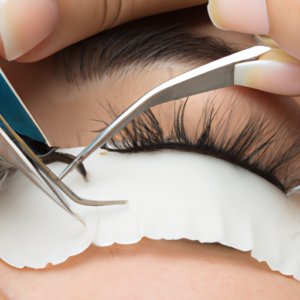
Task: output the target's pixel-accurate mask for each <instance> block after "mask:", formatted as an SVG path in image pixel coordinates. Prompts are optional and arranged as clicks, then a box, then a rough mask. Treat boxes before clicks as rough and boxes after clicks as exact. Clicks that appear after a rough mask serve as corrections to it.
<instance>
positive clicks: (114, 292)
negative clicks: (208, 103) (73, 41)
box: [0, 11, 300, 300]
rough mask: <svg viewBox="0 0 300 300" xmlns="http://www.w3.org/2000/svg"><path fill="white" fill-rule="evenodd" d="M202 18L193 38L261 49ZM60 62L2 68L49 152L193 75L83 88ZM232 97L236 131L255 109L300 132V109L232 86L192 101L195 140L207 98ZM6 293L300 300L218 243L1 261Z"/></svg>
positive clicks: (84, 139) (82, 139)
mask: <svg viewBox="0 0 300 300" xmlns="http://www.w3.org/2000/svg"><path fill="white" fill-rule="evenodd" d="M202 14H203V15H202V18H200V19H201V20H202V21H200V22H199V23H198V24H195V26H194V27H193V28H191V31H194V32H196V31H197V32H199V33H201V32H206V33H209V34H210V35H213V36H222V38H224V39H225V40H227V41H233V40H234V41H235V42H237V43H238V44H239V45H240V47H241V48H247V47H249V46H251V45H253V44H254V40H253V38H252V36H249V35H241V34H238V33H230V32H226V34H224V35H223V32H221V31H219V30H218V29H216V28H214V27H213V25H212V24H211V23H210V22H209V19H208V17H207V15H206V14H205V12H204V11H202ZM53 62H54V57H50V58H48V59H46V60H43V61H41V62H38V63H34V64H28V65H20V64H18V63H7V62H5V61H4V60H2V61H1V63H0V65H1V67H2V68H3V69H4V71H5V73H6V74H7V76H8V78H9V79H10V80H11V82H12V84H13V86H14V87H15V88H16V90H17V92H18V93H19V95H20V96H21V98H22V99H23V101H24V102H25V104H26V105H27V107H28V109H29V110H30V111H31V112H32V114H33V116H34V117H35V118H36V120H37V122H38V123H39V125H40V126H41V128H42V130H43V131H44V132H45V134H46V136H47V137H49V141H50V142H51V144H53V145H59V146H60V147H62V148H67V147H75V146H80V145H81V146H83V145H87V144H88V143H89V142H90V141H91V140H92V139H93V138H94V137H95V133H92V132H90V131H91V130H97V129H99V127H100V128H101V127H102V126H103V125H102V124H99V122H95V121H91V119H92V118H96V117H97V116H101V118H103V119H104V120H106V121H108V122H109V121H110V117H109V116H108V115H107V114H105V111H104V110H103V109H102V108H101V106H100V105H99V103H98V101H103V100H102V99H105V98H107V99H109V101H110V103H111V104H112V105H114V104H115V105H116V104H117V105H116V108H117V112H122V111H123V110H124V109H125V108H127V107H128V106H129V105H130V104H131V103H133V102H134V101H135V100H136V99H138V98H139V97H140V96H142V95H143V94H144V93H145V92H147V91H148V90H150V89H151V88H153V87H155V86H157V85H158V84H159V83H162V82H164V81H166V80H168V79H170V78H172V77H174V76H175V75H178V74H181V73H182V72H184V71H187V70H188V69H190V68H191V66H189V67H187V66H185V65H180V64H170V63H169V64H160V65H155V66H153V67H151V69H145V70H143V71H142V72H141V73H138V74H137V73H135V74H133V73H130V72H129V74H128V75H127V76H126V77H125V78H121V79H117V78H116V77H112V78H104V79H103V80H101V81H93V82H89V83H87V85H86V86H85V87H83V86H80V87H78V88H76V87H74V86H65V85H62V84H60V83H59V81H58V80H57V77H55V74H54V73H53V69H52V66H53ZM192 67H195V66H192ZM25 74H26V75H25ZM97 95H101V97H99V96H97ZM230 95H231V97H235V96H236V95H239V99H240V100H238V101H239V102H238V110H239V113H238V114H237V116H238V118H237V119H236V120H234V121H233V125H235V124H239V119H242V117H243V113H247V112H249V111H250V110H253V111H257V112H258V111H259V112H261V111H270V112H271V113H272V116H273V120H274V122H275V123H278V122H281V121H282V120H285V118H286V117H287V116H288V117H290V119H291V123H290V124H292V127H291V128H292V129H293V130H298V129H299V121H298V120H299V115H300V111H299V106H298V105H297V102H296V101H295V100H294V99H292V98H287V97H281V96H277V95H271V94H267V93H263V92H259V91H255V90H251V89H247V88H239V87H230V88H226V89H223V90H220V91H219V92H218V93H217V94H216V93H215V92H209V93H205V94H201V95H196V96H194V97H192V98H193V99H191V100H192V101H191V105H190V106H189V108H188V116H189V119H190V120H191V125H190V128H189V132H191V133H193V128H194V127H195V124H196V121H197V118H196V117H197V115H196V114H195V112H196V111H199V110H201V109H202V107H203V100H207V99H209V97H210V96H211V97H212V96H214V98H213V99H214V101H215V103H216V104H218V103H219V104H220V103H222V101H223V100H224V98H226V97H230ZM120 99H122V100H121V101H120ZM103 104H105V102H103ZM271 104H272V105H271ZM172 107H173V104H172V103H168V104H164V105H163V107H161V108H160V109H159V110H155V113H156V114H157V115H158V114H159V113H160V114H161V115H164V119H165V120H166V121H164V122H165V123H164V124H163V127H164V128H166V129H167V128H168V126H169V117H171V114H170V111H172ZM53 120H55V122H53ZM193 122H194V123H193ZM289 126H290V125H289ZM0 288H1V289H2V294H3V296H2V297H3V299H25V300H26V299H40V298H43V299H54V298H55V299H83V298H87V299H117V298H118V299H119V298H120V296H121V297H122V299H182V298H185V299H241V298H242V299H298V295H299V293H300V284H299V282H298V281H296V280H294V279H293V278H289V277H285V276H283V275H281V274H279V273H276V272H273V271H271V270H270V269H269V268H268V267H267V266H266V265H265V264H261V263H258V262H257V261H255V260H254V259H252V258H251V257H250V256H249V253H243V252H240V251H237V250H234V249H231V248H228V247H225V246H221V245H218V244H200V243H198V242H192V241H188V240H180V241H163V240H160V241H151V240H147V239H143V240H142V241H140V242H139V243H137V244H134V245H129V246H125V245H113V246H111V247H104V248H97V247H93V246H92V247H90V248H89V249H88V250H86V251H85V252H84V253H82V254H80V255H78V256H76V257H72V258H70V259H69V260H68V261H67V262H65V263H63V264H61V265H58V266H54V267H52V266H49V268H46V269H44V270H32V269H28V268H25V269H23V270H18V269H15V268H13V267H10V266H8V265H7V264H5V263H3V262H0ZM0 296H1V294H0Z"/></svg>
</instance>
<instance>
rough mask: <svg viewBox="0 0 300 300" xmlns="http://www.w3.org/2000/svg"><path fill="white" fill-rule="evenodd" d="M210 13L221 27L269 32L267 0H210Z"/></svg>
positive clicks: (216, 24)
mask: <svg viewBox="0 0 300 300" xmlns="http://www.w3.org/2000/svg"><path fill="white" fill-rule="evenodd" d="M208 13H209V16H210V18H211V20H212V22H213V23H214V25H215V26H216V27H218V28H220V29H225V30H232V31H238V32H244V33H251V34H268V32H269V20H268V10H267V4H266V0H251V1H249V0H209V4H208Z"/></svg>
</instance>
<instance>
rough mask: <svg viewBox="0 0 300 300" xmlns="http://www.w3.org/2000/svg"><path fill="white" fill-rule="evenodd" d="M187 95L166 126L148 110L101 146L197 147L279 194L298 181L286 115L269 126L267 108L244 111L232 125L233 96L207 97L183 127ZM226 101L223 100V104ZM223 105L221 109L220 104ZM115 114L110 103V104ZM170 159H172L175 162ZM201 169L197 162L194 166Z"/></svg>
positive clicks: (299, 145) (297, 138)
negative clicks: (191, 128)
mask: <svg viewBox="0 0 300 300" xmlns="http://www.w3.org/2000/svg"><path fill="white" fill-rule="evenodd" d="M188 102H189V99H186V100H185V101H184V102H182V103H181V104H180V105H179V106H177V107H176V105H175V102H174V114H175V115H174V120H173V123H172V126H171V129H170V130H169V131H168V132H165V131H164V130H163V128H162V126H161V121H162V120H161V118H160V120H159V118H157V117H156V115H155V114H154V113H153V111H152V110H151V109H149V110H148V111H146V112H144V113H143V114H142V115H140V116H138V117H137V118H136V119H134V120H133V121H132V122H131V123H130V124H129V125H127V126H126V128H124V129H123V130H122V131H121V132H120V134H118V135H117V136H115V137H114V138H113V139H112V140H110V141H109V142H108V143H107V144H106V145H105V146H104V147H103V148H105V149H107V150H109V151H116V152H119V153H138V152H153V151H159V150H162V149H173V150H176V151H187V152H196V153H199V154H204V155H210V156H214V157H217V158H220V159H223V160H226V161H228V162H230V163H233V164H235V165H238V166H240V167H243V168H245V169H248V170H249V171H251V172H253V173H255V174H257V175H259V176H261V177H262V178H264V179H266V180H267V181H269V182H270V183H272V184H273V185H275V186H276V187H278V188H279V189H280V190H281V191H283V192H284V193H287V192H288V191H290V190H291V189H292V188H293V187H295V186H297V185H299V184H300V178H299V177H298V174H299V167H298V165H297V164H296V162H297V160H299V158H300V135H299V133H296V132H294V133H291V132H290V131H289V132H288V131H287V130H286V129H285V128H287V127H286V126H284V125H287V123H288V122H289V119H288V118H287V119H286V120H285V121H283V122H282V123H280V124H276V125H274V122H272V115H271V114H270V113H268V112H265V113H262V114H254V113H253V112H249V113H248V115H247V116H246V117H244V118H243V119H242V120H241V121H240V123H239V124H235V125H234V126H232V120H233V117H234V116H235V114H237V101H236V99H233V100H232V101H229V102H230V105H228V106H227V104H228V99H226V101H225V100H224V101H223V102H222V104H221V105H219V106H217V107H216V105H215V104H214V101H211V99H209V101H206V103H205V105H204V108H203V110H202V111H201V112H200V113H199V116H198V122H197V124H198V125H197V128H196V129H195V130H194V131H193V134H191V133H190V132H188V130H187V123H188V121H189V118H188V117H187V115H186V108H187V105H188ZM226 103H227V104H226ZM224 105H226V109H225V112H224V110H222V109H221V108H222V107H224ZM109 109H110V111H111V113H112V114H114V112H113V109H112V107H110V108H109ZM174 163H175V162H174ZM199 168H201V166H199Z"/></svg>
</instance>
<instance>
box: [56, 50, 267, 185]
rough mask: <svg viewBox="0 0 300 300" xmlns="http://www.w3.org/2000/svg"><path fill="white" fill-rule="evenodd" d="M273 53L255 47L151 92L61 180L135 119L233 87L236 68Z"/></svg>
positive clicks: (100, 138) (99, 139)
mask: <svg viewBox="0 0 300 300" xmlns="http://www.w3.org/2000/svg"><path fill="white" fill-rule="evenodd" d="M270 50H271V48H270V47H266V46H255V47H252V48H249V49H246V50H242V51H240V52H237V53H234V54H232V55H229V56H226V57H223V58H220V59H218V60H215V61H213V62H211V63H208V64H205V65H203V66H201V67H198V68H195V69H193V70H191V71H188V72H186V73H184V74H181V75H179V76H177V77H175V78H172V79H170V80H168V81H166V82H164V83H163V84H161V85H159V86H157V87H156V88H154V89H152V90H151V91H150V92H148V93H147V94H145V95H144V96H143V97H141V98H140V99H138V100H137V101H136V102H135V103H134V104H132V105H131V106H130V107H129V108H128V109H127V110H125V111H124V112H123V113H122V114H121V115H120V116H119V117H118V118H116V119H115V120H114V121H113V122H112V123H111V124H110V125H109V126H108V127H107V128H106V129H104V130H103V131H102V132H101V133H100V134H99V135H98V136H97V137H96V138H95V139H94V140H93V141H92V142H91V143H90V144H89V145H88V146H87V147H86V148H85V149H84V150H83V151H82V152H81V153H79V155H78V156H77V157H76V158H75V159H74V160H73V162H72V163H70V164H69V165H68V166H67V167H66V168H65V170H64V171H63V172H62V173H61V174H60V175H59V179H63V178H64V177H65V176H66V175H67V174H69V172H71V171H72V170H73V169H74V168H76V167H77V166H78V165H79V164H80V163H82V162H83V161H84V160H85V159H86V158H87V157H89V155H91V153H93V152H94V151H95V150H96V149H98V148H99V147H102V146H103V145H104V144H105V143H106V142H107V141H108V140H110V139H111V138H112V137H113V136H114V135H115V134H117V133H118V132H120V131H121V130H122V129H123V128H124V127H125V126H126V125H127V124H128V123H130V122H131V121H132V120H133V119H134V118H135V117H137V116H138V115H140V114H141V113H143V112H144V111H146V110H147V109H149V108H151V107H153V106H156V105H158V104H162V103H165V102H169V101H173V100H177V99H181V98H185V97H189V96H192V95H196V94H201V93H204V92H209V91H212V90H217V89H221V88H225V87H229V86H232V85H234V84H235V82H236V78H235V70H236V65H238V64H240V63H244V62H247V61H253V60H257V59H258V58H259V57H260V56H261V55H262V54H264V53H266V52H268V51H270Z"/></svg>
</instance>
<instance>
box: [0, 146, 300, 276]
mask: <svg viewBox="0 0 300 300" xmlns="http://www.w3.org/2000/svg"><path fill="white" fill-rule="evenodd" d="M81 149H82V148H80V149H79V148H77V149H68V150H67V152H68V153H70V152H72V154H77V153H78V152H79V151H80V150H81ZM85 166H86V169H87V170H88V172H89V178H90V181H89V182H88V183H85V182H84V181H82V179H81V177H80V175H79V174H77V172H72V173H71V174H70V175H68V176H67V177H66V178H65V180H64V182H65V183H66V184H67V185H68V186H69V187H70V188H72V189H73V190H74V192H75V193H78V195H79V196H83V195H84V197H85V198H88V199H95V200H124V199H126V200H129V203H128V204H126V205H120V206H106V207H98V208H86V207H82V206H79V205H76V204H72V203H70V205H72V210H73V211H75V212H76V213H77V214H79V215H81V216H83V217H85V218H86V220H87V226H86V227H80V225H79V224H77V223H79V222H76V221H75V220H72V217H70V216H68V214H67V213H65V212H64V211H63V210H61V209H60V208H59V207H58V206H57V205H56V204H55V203H53V202H52V200H50V199H49V198H48V197H47V196H46V195H44V194H42V193H40V194H39V193H38V192H37V191H38V189H37V188H36V187H35V186H34V185H29V184H28V183H26V178H24V177H23V176H22V174H18V176H17V178H15V179H14V180H11V181H10V183H9V185H8V186H7V187H6V190H5V191H4V196H3V193H2V199H5V201H1V203H0V214H1V215H0V222H2V226H0V228H2V229H1V230H0V239H1V241H2V243H1V245H2V246H1V245H0V257H1V258H2V259H3V260H4V261H6V262H8V263H9V264H11V265H12V266H15V267H23V266H28V267H32V268H43V267H45V266H46V265H47V264H48V263H52V264H57V263H60V262H63V261H64V260H66V259H67V258H68V257H69V256H72V255H75V254H78V253H80V252H82V251H84V250H85V249H86V248H87V247H88V246H89V245H90V244H91V243H94V244H95V245H97V246H108V245H111V244H113V243H120V244H131V243H135V242H137V241H139V240H140V239H141V238H142V237H148V238H151V239H167V240H172V239H181V238H187V239H190V240H198V241H200V242H202V243H204V242H205V243H214V242H219V243H221V244H223V245H226V246H230V247H233V248H236V249H238V250H242V251H249V250H251V255H252V256H253V257H254V258H256V259H257V260H259V261H266V262H267V263H268V265H269V266H270V268H271V269H272V270H275V271H279V272H281V273H282V274H284V275H293V276H294V277H295V278H296V279H298V280H300V254H299V249H300V234H299V233H300V222H299V221H300V201H299V200H300V197H299V196H297V195H291V196H290V197H288V198H287V197H285V195H284V194H283V193H282V192H281V191H280V190H279V189H277V188H276V187H274V186H273V185H271V184H270V183H269V182H267V181H266V180H264V179H262V178H260V177H258V176H257V175H255V174H252V173H250V172H249V171H247V170H244V169H242V168H240V167H237V166H235V165H232V164H230V163H228V162H225V161H222V160H220V159H217V158H213V157H209V156H205V155H200V154H194V153H183V152H176V151H170V150H164V151H160V152H155V153H147V154H145V153H144V154H143V153H140V154H118V153H108V154H107V155H105V156H103V155H99V152H96V153H94V154H93V155H92V156H91V157H90V158H88V159H87V161H86V163H85ZM51 168H52V170H53V171H54V172H57V173H59V172H60V170H61V169H62V166H61V165H59V164H53V165H52V166H51ZM15 184H17V185H18V189H16V188H15V186H14V185H15ZM16 220H17V221H16ZM62 228H63V230H62ZM12 237H13V238H12ZM25 237H26V238H25ZM45 245H47V246H45ZM14 249H17V250H14ZM19 249H22V251H19Z"/></svg>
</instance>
